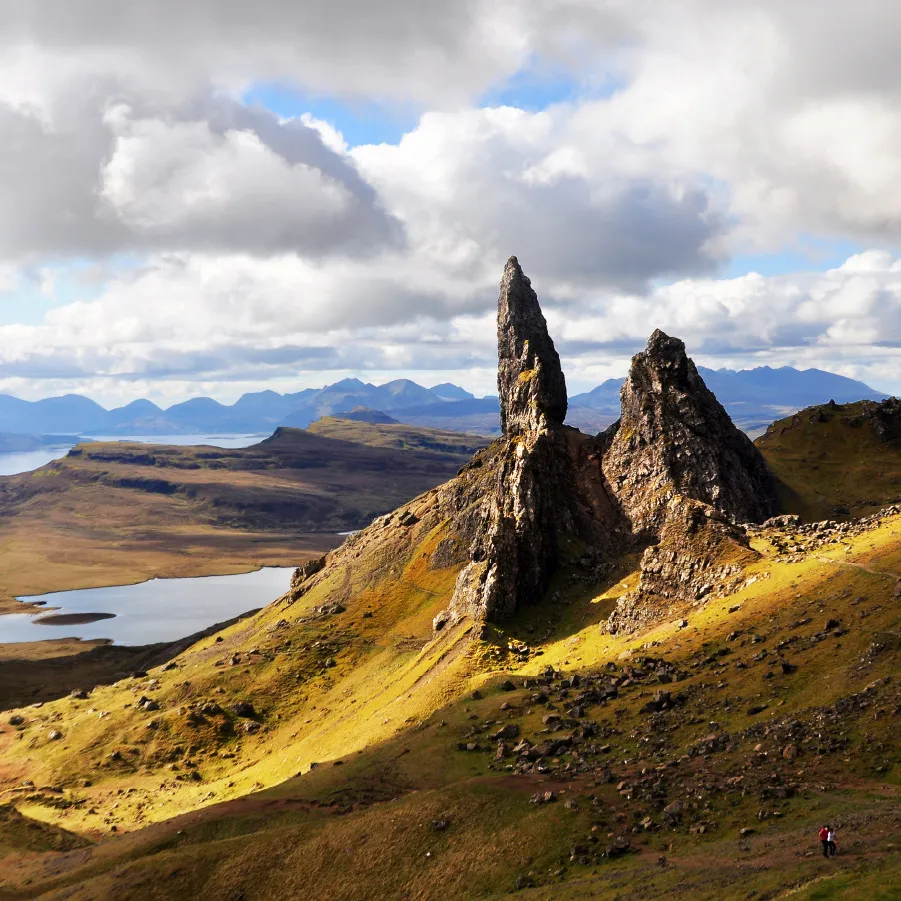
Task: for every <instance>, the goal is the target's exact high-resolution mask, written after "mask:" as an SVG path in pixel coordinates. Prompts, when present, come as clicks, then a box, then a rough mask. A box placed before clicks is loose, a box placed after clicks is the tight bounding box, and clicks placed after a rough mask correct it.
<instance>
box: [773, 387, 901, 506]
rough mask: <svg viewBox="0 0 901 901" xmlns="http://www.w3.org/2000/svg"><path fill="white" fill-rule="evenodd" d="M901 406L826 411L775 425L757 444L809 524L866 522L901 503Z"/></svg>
mask: <svg viewBox="0 0 901 901" xmlns="http://www.w3.org/2000/svg"><path fill="white" fill-rule="evenodd" d="M896 405H897V401H887V402H886V403H885V404H875V403H873V402H872V401H861V402H859V403H854V404H835V405H830V404H824V405H822V406H818V407H808V408H807V409H806V410H801V411H800V412H799V413H795V414H793V415H792V416H789V417H787V418H785V419H781V420H779V421H778V422H775V423H773V424H772V425H771V426H770V427H769V429H767V431H766V434H764V435H763V436H761V437H760V438H758V439H757V441H756V442H755V443H756V445H757V447H758V448H759V449H760V451H761V452H762V453H763V455H764V457H765V458H766V461H767V463H768V464H769V466H770V468H771V469H772V471H773V472H774V473H775V474H776V476H777V477H778V478H779V480H780V482H781V486H780V499H781V500H782V504H783V507H784V508H785V509H786V510H787V511H788V512H792V513H798V514H800V515H801V516H802V517H803V518H804V519H805V520H808V521H817V520H822V519H848V518H849V517H852V516H853V517H857V516H864V515H867V514H869V513H872V512H874V511H875V510H878V509H879V508H880V507H882V506H884V505H885V504H889V503H895V502H896V501H898V500H899V499H901V441H899V438H901V414H899V412H898V410H897V409H896Z"/></svg>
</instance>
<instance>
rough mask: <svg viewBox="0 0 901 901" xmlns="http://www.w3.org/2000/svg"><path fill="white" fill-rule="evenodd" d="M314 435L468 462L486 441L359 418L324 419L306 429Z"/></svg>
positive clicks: (439, 430) (474, 437)
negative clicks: (426, 452)
mask: <svg viewBox="0 0 901 901" xmlns="http://www.w3.org/2000/svg"><path fill="white" fill-rule="evenodd" d="M307 431H308V432H310V433H312V434H314V435H321V436H322V437H325V438H335V439H339V440H341V441H352V442H354V443H357V444H365V445H367V446H369V447H391V448H396V449H397V450H420V451H433V452H438V453H443V454H460V455H462V456H464V457H465V458H466V460H468V459H469V457H471V456H472V455H473V454H474V453H476V451H479V450H481V449H482V448H483V447H487V445H488V443H489V439H487V438H481V437H479V436H478V435H467V434H461V433H460V432H452V431H445V430H442V429H428V428H417V427H414V426H410V425H405V424H403V423H399V422H392V423H370V422H366V421H365V420H359V419H345V418H342V417H324V418H323V419H320V420H317V421H316V422H314V423H313V424H312V425H310V426H309V428H308V429H307Z"/></svg>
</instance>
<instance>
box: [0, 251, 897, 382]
mask: <svg viewBox="0 0 901 901" xmlns="http://www.w3.org/2000/svg"><path fill="white" fill-rule="evenodd" d="M523 262H524V265H526V268H527V271H528V260H523ZM387 276H388V271H387V269H386V271H384V272H373V271H372V270H371V268H370V267H364V266H362V265H360V266H357V267H355V266H354V264H348V269H347V270H346V271H345V272H343V273H342V274H340V275H338V274H335V273H332V272H330V271H328V272H326V271H323V269H321V268H318V267H311V266H309V265H308V264H305V263H303V261H300V260H299V259H298V258H297V257H296V256H293V255H286V256H283V257H279V258H277V259H275V260H269V261H265V262H264V261H262V260H259V259H257V258H254V257H249V256H246V257H232V256H218V257H203V256H198V255H190V256H187V257H184V258H179V257H171V256H165V257H158V258H156V259H154V260H153V261H152V263H151V264H149V265H148V266H147V267H146V268H145V269H144V270H142V271H140V272H136V273H134V274H132V276H130V277H129V278H120V280H119V281H118V282H117V283H115V284H113V285H111V286H109V287H108V289H107V291H106V292H105V293H104V294H103V296H101V297H100V298H98V299H97V300H95V301H92V302H86V303H79V304H70V305H68V306H63V307H59V308H57V309H55V310H53V311H52V312H51V313H50V314H48V316H47V320H46V323H45V324H43V325H40V326H29V327H26V326H6V327H0V379H14V378H20V379H21V378H31V379H57V380H59V379H69V380H71V381H73V382H76V381H84V380H87V379H90V378H96V377H100V376H102V377H104V378H107V379H110V380H111V381H113V382H115V381H141V382H146V381H147V380H185V379H193V380H195V381H197V382H198V383H201V382H210V381H213V380H216V381H218V382H228V381H241V382H252V381H253V380H257V381H264V380H267V379H289V378H291V377H292V375H296V373H298V371H304V372H307V373H309V372H316V373H317V375H316V377H315V378H314V379H313V380H314V381H315V382H316V383H319V382H321V381H323V379H324V378H325V377H326V375H327V373H328V372H329V371H331V372H347V371H369V372H378V371H390V372H398V371H407V372H411V373H415V372H416V371H417V370H428V371H431V372H435V371H439V370H442V369H444V370H447V371H448V372H454V373H461V372H462V371H463V370H466V369H478V370H480V371H481V372H483V373H489V374H490V372H491V370H492V367H493V365H494V360H495V346H494V329H493V320H492V313H491V311H490V309H489V308H490V307H492V306H493V303H494V299H495V294H496V286H495V285H491V286H486V287H485V289H484V292H482V293H481V296H480V298H479V303H478V304H475V303H468V302H467V303H463V304H460V305H455V297H454V293H453V291H450V292H448V291H447V286H446V285H445V286H443V288H442V284H441V280H440V279H438V280H436V281H434V282H430V281H429V277H430V270H429V269H428V267H424V268H423V270H422V271H421V272H420V273H419V281H418V283H417V284H416V285H411V286H409V288H408V290H409V294H408V295H407V296H400V295H399V294H398V293H397V291H396V284H395V283H393V282H390V281H389V280H388V277H387ZM431 276H432V277H434V273H431ZM495 276H496V273H495ZM495 281H496V278H495ZM298 286H302V288H301V289H300V290H298ZM535 286H536V288H537V290H538V291H539V294H540V296H546V294H547V292H548V290H553V287H554V283H553V282H552V281H550V282H547V281H539V280H537V279H536V280H535ZM390 303H396V304H397V305H398V308H397V309H395V310H393V311H392V310H388V311H387V312H386V309H385V304H390ZM414 309H416V312H415V313H414V312H413V310H414ZM124 311H127V315H125V313H124ZM548 318H549V322H550V327H551V331H552V334H553V335H554V337H555V339H556V340H557V343H558V347H559V348H560V350H561V353H562V356H563V360H564V365H565V367H566V370H567V375H568V377H570V379H571V381H573V383H574V384H581V385H584V386H586V387H589V386H590V385H591V384H593V383H595V382H596V381H599V378H597V374H598V373H600V372H603V373H604V374H605V375H606V374H613V373H615V372H623V371H624V370H625V367H626V365H627V361H628V358H629V357H630V356H631V354H632V353H634V352H635V351H637V350H639V349H640V348H641V347H642V346H643V345H644V342H645V341H646V340H647V336H648V334H649V333H650V332H651V331H652V330H653V329H654V328H657V327H659V328H662V329H664V330H665V331H667V332H669V333H670V334H674V335H678V336H679V337H681V338H683V339H684V340H685V341H686V343H687V344H688V347H689V350H690V352H691V353H692V354H693V355H694V356H695V357H696V358H697V359H698V360H699V361H700V362H703V363H705V364H708V365H713V366H729V367H733V368H734V367H736V366H739V367H740V366H747V365H762V364H769V363H774V362H776V363H786V362H789V363H794V364H797V365H804V366H819V367H821V368H828V369H832V370H836V369H837V370H839V371H842V372H845V373H846V374H848V375H854V376H857V377H864V378H865V379H866V378H869V379H871V380H875V381H876V384H877V387H886V386H888V387H891V386H892V385H894V384H897V382H890V381H887V379H889V378H890V375H887V373H890V372H891V371H892V368H893V367H897V363H898V361H899V358H901V350H899V348H901V258H896V257H894V256H892V255H890V254H887V253H885V252H880V251H873V252H867V253H864V254H860V255H856V256H854V257H851V258H850V259H849V260H848V261H847V262H846V263H845V264H844V265H843V266H841V267H839V268H837V269H833V270H829V271H828V272H824V273H808V274H804V275H794V276H774V277H770V278H765V277H763V276H760V275H754V274H752V275H748V276H744V277H741V278H736V279H727V280H716V279H683V280H680V281H677V282H675V283H673V284H670V285H666V286H660V287H657V288H656V289H654V290H652V291H650V292H647V293H645V294H632V293H624V292H621V291H616V290H605V291H601V292H598V293H596V294H593V295H591V296H584V297H581V298H579V299H578V300H576V299H573V300H569V301H561V302H559V303H558V304H557V305H555V306H552V307H549V308H548ZM895 371H896V370H895ZM309 378H310V376H309V375H308V376H307V379H308V380H309ZM482 381H483V384H482V390H484V391H489V390H491V378H490V375H488V376H486V377H484V379H483V380H482Z"/></svg>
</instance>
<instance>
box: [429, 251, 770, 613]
mask: <svg viewBox="0 0 901 901" xmlns="http://www.w3.org/2000/svg"><path fill="white" fill-rule="evenodd" d="M498 393H499V396H500V406H501V423H502V427H503V438H502V439H500V441H499V442H496V444H495V446H494V448H493V454H492V457H491V459H492V464H491V469H490V472H486V473H485V474H484V477H483V478H482V480H481V484H482V485H483V486H484V488H485V492H484V496H483V497H482V498H481V499H480V500H479V501H478V502H477V503H476V505H475V506H476V509H477V511H478V512H477V513H476V514H475V523H476V524H475V527H474V534H473V537H472V541H471V545H470V549H469V560H468V562H467V563H466V565H465V566H464V567H463V569H462V571H461V572H460V575H459V577H458V580H457V583H456V589H455V592H454V597H453V601H452V603H451V606H450V610H449V611H448V613H447V614H442V615H441V616H440V617H439V618H438V620H436V625H437V626H439V627H440V626H443V624H444V623H446V622H447V621H448V620H449V619H458V618H460V617H461V616H464V615H472V616H474V617H476V618H478V619H487V620H502V619H505V618H507V617H509V616H510V615H511V614H513V613H514V611H515V610H516V609H517V608H518V607H519V606H521V605H522V604H525V603H529V602H531V601H535V600H537V599H538V598H540V597H541V595H542V594H543V593H544V591H545V589H546V588H547V586H548V583H549V580H550V578H551V576H552V575H553V573H554V571H555V570H556V569H557V567H558V566H559V565H560V562H561V548H562V547H563V546H564V545H566V546H569V547H579V548H583V549H586V550H585V551H584V553H583V557H588V558H590V559H592V560H593V561H594V562H595V564H600V565H601V566H603V564H604V563H605V562H610V561H612V560H613V559H614V558H616V557H617V556H618V555H619V554H621V553H622V552H624V551H626V550H629V549H635V548H636V547H642V546H644V547H645V548H646V550H645V552H644V555H643V558H642V578H641V581H640V583H639V586H638V589H637V590H636V591H635V592H633V593H632V594H631V595H629V596H628V597H626V598H624V599H623V600H622V601H621V603H620V605H619V608H618V609H617V611H616V612H615V613H614V615H613V617H611V621H610V628H611V629H614V630H621V629H634V628H638V627H639V626H641V625H643V624H644V623H645V622H647V621H649V620H650V619H652V618H654V617H655V616H657V615H659V614H660V612H661V610H663V609H664V608H666V607H667V606H671V605H672V604H673V603H676V602H679V601H687V602H691V601H696V600H697V599H699V598H704V597H706V596H707V595H709V594H710V593H712V592H715V591H716V590H717V589H718V588H721V587H723V586H727V585H729V584H730V583H731V582H734V581H735V580H736V579H737V578H738V576H739V574H740V572H741V570H742V568H743V566H744V564H745V563H747V562H748V560H750V559H753V557H754V553H753V552H752V551H751V550H750V548H749V547H748V542H747V538H746V536H745V533H744V530H743V529H742V528H741V527H740V525H739V524H740V523H743V522H748V521H761V520H763V519H766V518H767V517H769V516H771V515H773V514H774V513H775V512H777V509H778V508H777V502H776V498H775V492H774V486H773V480H772V478H771V476H770V473H769V471H768V470H767V467H766V464H765V463H764V461H763V458H762V457H761V456H760V454H759V452H758V451H757V449H756V448H755V447H754V445H753V444H752V443H751V442H750V441H749V440H748V438H747V437H746V436H745V435H744V434H743V433H742V432H740V431H739V430H738V429H737V428H736V427H735V426H734V425H733V424H732V421H731V420H730V419H729V416H728V414H727V413H726V411H725V410H724V409H723V407H722V406H721V405H720V404H719V402H718V401H717V400H716V398H715V397H714V396H713V394H712V393H711V392H710V391H709V390H708V389H707V387H706V386H705V385H704V382H703V380H702V379H701V377H700V375H699V374H698V371H697V369H696V368H695V365H694V363H693V362H692V361H691V360H690V359H689V358H688V357H687V356H686V353H685V345H684V344H683V343H682V342H681V341H680V340H678V339H676V338H670V337H668V336H667V335H664V334H663V333H662V332H660V331H656V332H654V334H653V335H652V336H651V339H650V341H649V342H648V346H647V349H646V350H645V351H643V352H642V353H640V354H637V355H636V356H635V358H634V359H633V361H632V368H631V371H630V373H629V378H628V380H627V381H626V384H625V386H624V388H623V392H622V405H623V415H622V418H621V419H620V421H619V422H618V423H616V424H615V425H614V426H612V427H611V428H610V429H609V430H608V431H607V432H606V433H604V434H603V435H601V436H598V438H592V437H590V436H587V435H583V434H581V433H580V432H578V431H576V430H574V429H569V428H567V427H566V426H564V425H563V420H564V418H565V416H566V403H567V401H566V381H565V378H564V376H563V371H562V369H561V366H560V358H559V356H558V354H557V351H556V349H555V348H554V343H553V341H552V340H551V338H550V336H549V334H548V331H547V323H546V321H545V319H544V316H543V315H542V313H541V308H540V306H539V304H538V298H537V296H536V294H535V292H534V290H533V289H532V286H531V282H530V281H529V279H528V278H526V276H525V275H524V274H523V272H522V269H521V268H520V266H519V263H518V261H517V260H516V258H515V257H511V259H510V260H509V261H508V263H507V266H506V268H505V270H504V276H503V279H502V281H501V285H500V296H499V299H498Z"/></svg>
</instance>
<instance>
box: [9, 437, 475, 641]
mask: <svg viewBox="0 0 901 901" xmlns="http://www.w3.org/2000/svg"><path fill="white" fill-rule="evenodd" d="M383 428H385V427H383V426H368V427H366V435H365V436H363V435H362V430H360V432H359V433H358V434H356V435H351V434H349V433H347V432H346V431H345V433H344V435H343V436H342V437H341V439H340V440H339V439H338V438H336V437H328V436H323V435H314V434H310V433H307V432H305V431H302V430H299V429H279V430H278V431H277V432H276V433H275V434H274V435H273V436H272V437H271V438H268V439H266V440H265V441H263V442H261V443H260V444H257V445H254V446H253V447H249V448H244V449H239V450H223V449H219V448H213V447H171V446H158V445H147V444H128V443H119V442H117V443H108V444H102V443H91V444H83V445H79V446H78V447H77V448H75V449H74V450H73V451H71V452H70V454H69V455H68V456H67V457H65V458H64V459H62V460H58V461H56V462H54V463H51V464H49V465H47V466H44V467H42V468H41V469H39V470H37V471H36V472H33V473H25V474H22V475H17V476H8V477H5V478H0V612H9V611H12V610H16V609H19V607H20V605H18V604H17V602H15V601H14V600H13V598H14V597H15V596H17V595H31V594H40V593H44V592H47V591H56V590H62V589H69V588H88V587H94V586H99V585H110V584H123V583H128V582H136V581H142V580H144V579H148V578H152V577H156V576H198V575H208V574H211V573H231V572H243V571H247V570H248V569H253V568H255V567H258V566H262V565H294V564H297V563H300V562H302V561H303V560H305V559H308V558H309V557H311V556H318V555H319V554H321V553H323V552H324V551H325V550H328V549H329V548H330V547H334V546H335V544H336V543H338V542H339V541H340V539H338V538H337V537H336V535H335V533H337V532H342V531H347V530H350V529H356V528H360V527H361V526H363V525H366V524H367V523H369V522H370V521H371V520H372V518H373V517H375V516H377V515H379V514H382V513H385V512H386V511H388V510H392V509H394V508H395V507H396V506H398V504H401V503H403V502H404V501H406V500H408V499H409V498H411V497H414V496H416V495H417V494H419V493H421V492H422V491H425V490H427V489H429V488H431V487H432V486H433V485H436V484H439V483H440V482H443V481H445V480H446V479H448V478H449V477H450V476H451V475H453V474H454V473H455V472H456V471H457V470H458V469H459V468H460V466H461V465H462V464H463V463H465V462H466V461H467V460H468V459H469V457H470V456H471V454H470V450H469V448H470V446H471V444H472V442H471V441H470V440H469V439H465V438H461V441H460V443H459V445H458V446H457V447H456V448H455V449H454V450H453V451H435V450H426V449H424V447H425V443H426V441H427V440H428V436H427V435H426V434H425V433H422V435H421V439H420V446H419V447H412V448H410V447H403V448H398V447H393V446H390V441H389V440H388V439H385V441H384V442H383V443H382V444H379V442H378V440H377V439H378V436H379V433H380V430H381V429H383ZM439 438H440V440H442V441H443V440H444V439H443V436H439ZM391 440H393V439H391ZM0 628H2V620H0Z"/></svg>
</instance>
